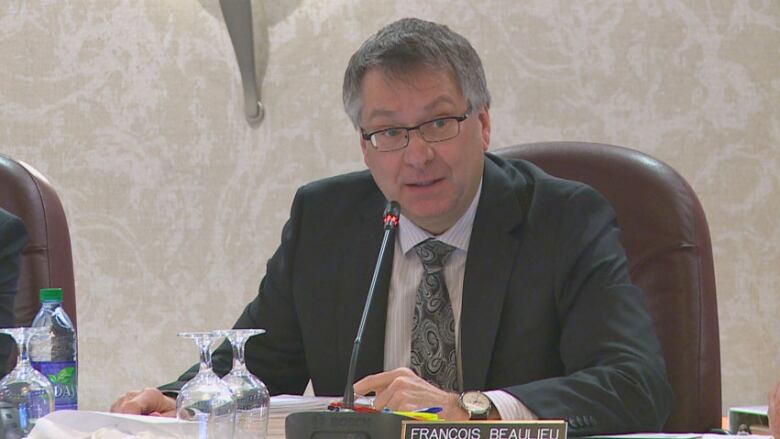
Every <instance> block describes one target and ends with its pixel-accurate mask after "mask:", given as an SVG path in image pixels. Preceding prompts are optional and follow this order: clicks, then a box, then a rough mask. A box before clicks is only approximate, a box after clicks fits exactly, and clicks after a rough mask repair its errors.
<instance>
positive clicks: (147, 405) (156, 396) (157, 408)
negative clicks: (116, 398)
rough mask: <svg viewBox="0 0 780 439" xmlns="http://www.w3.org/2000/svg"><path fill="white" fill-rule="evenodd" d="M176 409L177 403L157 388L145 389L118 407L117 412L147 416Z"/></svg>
mask: <svg viewBox="0 0 780 439" xmlns="http://www.w3.org/2000/svg"><path fill="white" fill-rule="evenodd" d="M175 409H176V402H175V401H174V400H173V399H172V398H169V397H167V396H165V395H163V394H162V392H160V391H159V390H158V389H155V388H147V389H144V390H143V391H141V392H140V393H138V394H136V395H135V396H133V397H131V398H128V399H127V400H125V401H124V402H123V403H122V404H120V405H119V406H118V407H116V411H117V412H119V413H127V414H132V415H146V414H149V413H152V412H161V413H162V412H167V411H170V410H175Z"/></svg>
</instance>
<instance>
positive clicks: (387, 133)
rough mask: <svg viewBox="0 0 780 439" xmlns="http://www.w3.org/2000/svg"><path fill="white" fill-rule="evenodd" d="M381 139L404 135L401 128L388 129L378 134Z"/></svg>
mask: <svg viewBox="0 0 780 439" xmlns="http://www.w3.org/2000/svg"><path fill="white" fill-rule="evenodd" d="M379 134H380V135H381V136H382V137H390V138H392V137H398V136H402V135H403V134H404V130H403V128H388V129H386V130H384V131H382V132H380V133H379Z"/></svg>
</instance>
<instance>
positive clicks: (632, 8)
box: [0, 0, 780, 409]
mask: <svg viewBox="0 0 780 439" xmlns="http://www.w3.org/2000/svg"><path fill="white" fill-rule="evenodd" d="M255 8H256V9H255V15H256V17H255V21H256V25H257V29H256V36H255V40H256V42H257V43H258V44H261V45H262V47H263V49H262V50H261V52H262V53H263V54H264V55H263V57H262V58H261V60H260V65H261V70H262V71H263V78H262V89H263V90H262V93H263V100H264V102H265V105H266V110H267V114H266V118H265V120H264V121H263V123H262V124H261V125H260V126H259V127H256V128H252V127H250V126H249V125H248V124H247V123H246V122H245V120H244V116H243V114H242V108H243V102H242V91H241V88H240V84H239V77H238V69H237V67H236V63H235V58H234V55H233V50H232V46H231V45H230V41H229V38H228V35H227V32H226V29H225V26H224V24H223V21H222V18H221V13H220V11H219V5H218V1H217V0H201V1H198V2H196V1H194V0H189V1H187V0H148V1H112V2H109V1H103V0H92V1H89V0H77V1H70V2H63V1H43V0H4V1H0V150H1V151H2V152H4V153H6V154H10V155H11V156H14V157H16V158H18V159H22V160H25V161H27V162H29V163H31V164H33V165H34V166H36V167H37V168H38V169H40V170H41V171H42V172H43V173H45V174H46V175H48V176H49V178H50V180H51V181H52V183H53V184H54V186H55V187H56V188H58V189H59V192H60V195H61V197H62V199H63V202H64V204H65V208H66V211H67V214H68V218H69V220H70V224H71V233H72V238H73V244H74V249H73V251H74V258H75V270H76V283H77V285H76V286H77V290H78V291H77V298H78V310H79V315H78V317H79V328H80V331H81V333H80V334H79V341H80V348H81V352H80V359H81V364H80V367H81V369H80V382H81V388H80V392H81V393H80V401H81V406H82V407H83V408H87V409H106V408H107V407H108V405H109V403H110V401H112V400H113V398H114V397H115V396H117V395H118V394H119V393H120V392H122V391H124V390H126V389H130V388H136V387H141V386H144V385H151V384H158V383H161V382H164V381H166V380H170V379H173V378H174V377H175V376H176V374H177V372H178V371H181V370H182V369H183V368H184V367H185V366H187V365H188V364H190V363H191V362H193V361H194V360H195V358H196V354H195V349H194V347H193V346H191V345H190V342H189V341H185V340H179V339H177V337H176V335H175V334H176V333H177V332H178V331H184V330H206V329H213V328H221V327H228V326H230V325H231V324H232V323H233V321H234V319H235V318H236V317H237V315H238V314H239V312H240V311H241V309H242V308H243V305H244V304H245V303H246V302H247V301H249V300H250V299H251V298H252V297H253V296H254V295H255V294H256V288H257V285H258V283H259V281H260V278H261V276H262V275H263V273H264V271H265V261H266V259H267V258H268V257H269V256H270V255H271V253H272V252H273V250H274V248H275V247H276V245H277V244H278V240H279V234H280V230H281V226H282V224H283V221H284V220H285V219H286V217H287V213H288V208H289V204H290V201H291V198H292V195H293V193H294V191H295V189H296V187H297V186H299V185H300V184H302V183H304V182H307V181H309V180H312V179H315V178H319V177H323V176H327V175H331V174H335V173H339V172H342V171H348V170H354V169H360V168H362V166H363V164H362V160H361V156H360V153H359V148H358V145H357V138H356V134H355V133H354V132H353V131H352V129H351V126H350V124H349V122H348V121H347V118H346V116H344V114H343V112H342V110H341V103H340V102H341V98H340V84H341V80H342V73H343V68H344V66H345V64H346V61H347V59H348V57H349V56H350V55H351V54H352V52H353V51H354V50H355V49H356V48H357V46H358V45H359V43H360V42H361V41H362V40H363V39H364V38H365V37H366V36H368V35H369V34H370V33H373V32H374V31H375V30H376V29H378V28H379V27H380V26H381V25H383V24H386V23H387V22H389V21H391V20H393V19H395V18H399V17H403V16H409V15H416V16H419V17H422V18H428V19H434V20H438V21H442V22H445V23H448V24H450V25H451V26H452V27H453V28H454V29H456V30H457V31H460V32H462V33H463V34H464V35H466V36H467V37H468V38H470V39H471V41H472V42H473V44H474V46H475V47H476V48H477V50H478V51H479V52H480V53H481V54H482V56H483V60H484V64H485V70H486V72H487V76H488V83H489V86H490V88H491V90H492V92H493V96H494V105H493V112H492V115H493V129H494V131H493V146H494V147H496V146H502V145H507V144H512V143H520V142H530V141H541V140H588V141H596V142H607V143H614V144H621V145H626V146H630V147H633V148H636V149H639V150H642V151H645V152H648V153H650V154H651V155H654V156H656V157H658V158H660V159H662V160H664V161H666V162H668V163H669V164H671V165H672V166H673V167H675V168H676V169H677V170H679V171H680V173H681V174H682V175H684V176H685V177H686V178H687V179H688V180H689V182H690V183H691V184H692V185H693V187H694V188H695V190H696V191H697V192H698V193H699V195H700V197H701V201H702V203H703V204H704V208H705V210H706V212H707V214H708V217H709V220H710V226H711V232H712V238H713V243H714V252H715V257H716V267H715V268H716V272H717V277H718V279H717V280H718V290H719V291H718V293H719V297H718V298H719V310H720V324H721V345H722V358H723V396H724V406H725V407H728V406H731V405H735V404H749V403H750V404H752V403H762V402H764V401H765V394H766V390H767V388H768V386H769V385H770V383H771V382H772V381H774V380H776V379H780V369H779V368H778V364H780V322H778V319H777V315H778V311H779V310H780V294H778V288H780V268H779V267H780V225H778V219H777V218H778V214H780V209H779V208H778V205H780V177H778V176H779V175H780V173H778V172H777V169H778V168H779V167H780V152H779V150H778V143H780V120H779V119H780V111H779V110H778V102H780V56H779V55H780V52H779V49H778V47H780V23H779V20H778V16H779V15H780V3H778V2H777V1H776V0H765V1H683V0H635V1H624V0H615V1H594V2H588V3H586V2H581V1H552V0H537V1H524V2H517V1H514V0H492V1H478V0H458V1H438V0H436V1H426V2H415V1H409V0H395V1H393V2H384V1H383V2H379V1H376V2H371V1H357V0H355V1H348V0H341V1H312V0H309V1H298V2H296V1H293V0H285V1H265V2H259V1H256V2H255Z"/></svg>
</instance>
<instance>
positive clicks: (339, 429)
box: [285, 201, 405, 439]
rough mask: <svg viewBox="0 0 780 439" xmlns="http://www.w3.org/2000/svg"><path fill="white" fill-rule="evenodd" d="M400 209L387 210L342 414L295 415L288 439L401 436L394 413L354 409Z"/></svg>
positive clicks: (288, 424)
mask: <svg viewBox="0 0 780 439" xmlns="http://www.w3.org/2000/svg"><path fill="white" fill-rule="evenodd" d="M400 210H401V207H400V206H399V204H398V203H397V202H395V201H389V202H388V203H387V207H386V208H385V211H384V217H383V223H384V236H383V237H382V245H381V246H380V248H379V255H378V257H377V261H376V265H375V266H374V275H373V277H372V278H371V284H370V286H369V288H368V295H367V296H366V304H365V306H364V307H363V315H362V317H361V318H360V326H358V331H357V335H356V336H355V343H354V344H353V345H352V356H351V357H350V360H349V371H348V372H347V384H346V387H345V389H344V398H343V399H342V407H343V409H342V410H343V411H339V412H331V411H326V412H323V411H319V412H298V413H292V414H290V415H289V416H287V419H285V436H286V437H287V438H288V439H314V438H323V439H324V438H344V437H355V438H363V439H372V438H373V439H384V438H392V437H400V435H401V421H402V420H403V419H405V418H404V417H402V416H398V415H395V414H392V413H361V412H356V411H354V409H355V390H354V382H355V368H356V367H357V359H358V355H359V353H360V344H361V342H362V339H363V333H364V332H365V327H366V321H367V320H368V313H369V311H370V310H371V303H372V302H373V298H374V291H375V290H376V284H377V281H378V279H379V274H380V272H381V270H382V268H383V267H385V266H386V265H387V262H386V261H385V259H386V257H385V255H386V253H387V245H388V243H391V242H393V241H394V240H395V231H396V229H397V227H398V216H399V215H400Z"/></svg>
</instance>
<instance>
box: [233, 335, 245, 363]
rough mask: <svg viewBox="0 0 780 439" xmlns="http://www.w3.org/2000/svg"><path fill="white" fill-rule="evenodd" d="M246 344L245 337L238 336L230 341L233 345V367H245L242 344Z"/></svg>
mask: <svg viewBox="0 0 780 439" xmlns="http://www.w3.org/2000/svg"><path fill="white" fill-rule="evenodd" d="M245 344H246V338H238V340H235V341H234V342H232V343H231V345H232V346H233V369H236V370H241V369H245V368H246V366H245V365H244V345H245Z"/></svg>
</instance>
